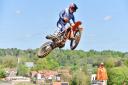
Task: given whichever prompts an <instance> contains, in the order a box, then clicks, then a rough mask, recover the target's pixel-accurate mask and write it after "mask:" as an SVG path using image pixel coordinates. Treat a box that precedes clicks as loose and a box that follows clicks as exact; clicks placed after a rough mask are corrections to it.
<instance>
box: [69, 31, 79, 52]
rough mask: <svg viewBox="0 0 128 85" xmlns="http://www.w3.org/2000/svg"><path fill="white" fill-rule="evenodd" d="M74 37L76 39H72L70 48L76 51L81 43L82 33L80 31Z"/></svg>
mask: <svg viewBox="0 0 128 85" xmlns="http://www.w3.org/2000/svg"><path fill="white" fill-rule="evenodd" d="M74 37H75V39H72V40H71V42H70V48H71V50H74V49H75V48H76V47H77V45H78V44H79V41H80V38H81V31H80V30H78V31H76V32H75V33H74Z"/></svg>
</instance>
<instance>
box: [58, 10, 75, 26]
mask: <svg viewBox="0 0 128 85" xmlns="http://www.w3.org/2000/svg"><path fill="white" fill-rule="evenodd" d="M59 17H60V18H59V20H58V22H57V24H58V23H59V24H61V25H66V24H67V23H70V20H71V19H72V21H73V22H75V18H74V15H73V13H70V12H69V9H68V8H66V9H65V10H62V11H61V12H60V14H59ZM64 17H66V18H68V19H69V22H65V21H64Z"/></svg>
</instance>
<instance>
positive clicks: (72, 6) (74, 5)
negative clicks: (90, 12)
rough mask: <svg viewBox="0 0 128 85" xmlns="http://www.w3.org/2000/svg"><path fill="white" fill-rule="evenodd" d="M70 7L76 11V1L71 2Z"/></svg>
mask: <svg viewBox="0 0 128 85" xmlns="http://www.w3.org/2000/svg"><path fill="white" fill-rule="evenodd" d="M69 8H70V9H72V10H73V11H74V12H75V11H76V10H77V9H78V7H77V5H76V4H75V3H71V4H70V5H69Z"/></svg>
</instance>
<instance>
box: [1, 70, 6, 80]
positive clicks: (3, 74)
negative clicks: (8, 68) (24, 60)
mask: <svg viewBox="0 0 128 85" xmlns="http://www.w3.org/2000/svg"><path fill="white" fill-rule="evenodd" d="M5 77H6V72H5V71H4V70H0V78H5Z"/></svg>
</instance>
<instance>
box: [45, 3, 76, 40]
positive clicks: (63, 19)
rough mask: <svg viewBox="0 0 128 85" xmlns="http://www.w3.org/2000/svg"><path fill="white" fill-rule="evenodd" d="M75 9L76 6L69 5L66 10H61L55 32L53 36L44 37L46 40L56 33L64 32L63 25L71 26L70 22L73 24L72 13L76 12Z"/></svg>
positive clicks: (73, 4)
mask: <svg viewBox="0 0 128 85" xmlns="http://www.w3.org/2000/svg"><path fill="white" fill-rule="evenodd" d="M77 9H78V7H77V5H76V4H75V3H71V4H70V5H69V7H68V8H66V9H64V10H62V11H61V12H60V13H59V20H58V21H57V27H58V29H57V31H56V32H55V33H54V34H53V35H48V36H46V38H47V39H49V38H50V37H53V36H56V35H57V34H58V33H63V32H64V30H65V25H66V24H67V23H69V24H70V25H71V22H70V20H72V22H73V23H75V17H74V15H73V13H74V12H76V10H77ZM72 38H73V37H72Z"/></svg>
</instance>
